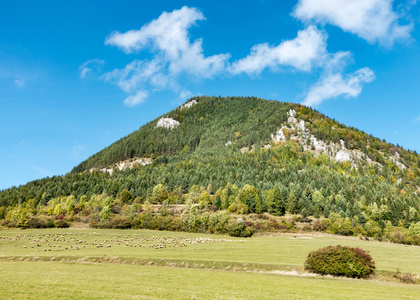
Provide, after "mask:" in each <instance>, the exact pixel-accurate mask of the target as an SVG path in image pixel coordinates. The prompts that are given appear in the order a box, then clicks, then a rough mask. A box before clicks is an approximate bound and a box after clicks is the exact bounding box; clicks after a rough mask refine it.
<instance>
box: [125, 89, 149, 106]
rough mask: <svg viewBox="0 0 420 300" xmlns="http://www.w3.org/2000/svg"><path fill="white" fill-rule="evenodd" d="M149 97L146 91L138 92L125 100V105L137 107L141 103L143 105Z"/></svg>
mask: <svg viewBox="0 0 420 300" xmlns="http://www.w3.org/2000/svg"><path fill="white" fill-rule="evenodd" d="M148 96H149V95H148V93H147V92H146V91H142V90H140V91H137V92H136V94H134V95H131V96H128V97H127V98H125V100H124V104H125V105H127V106H136V105H139V104H140V103H143V102H144V101H145V100H146V98H147V97H148Z"/></svg>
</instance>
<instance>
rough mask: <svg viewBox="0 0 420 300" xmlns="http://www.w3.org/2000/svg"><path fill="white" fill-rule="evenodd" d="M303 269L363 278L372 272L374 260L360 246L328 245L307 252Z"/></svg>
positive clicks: (324, 273)
mask: <svg viewBox="0 0 420 300" xmlns="http://www.w3.org/2000/svg"><path fill="white" fill-rule="evenodd" d="M305 270H308V271H310V272H314V273H318V274H322V275H333V276H346V277H353V278H356V277H357V278H364V277H368V276H369V275H370V274H372V273H373V272H374V270H375V262H374V261H373V259H372V257H371V256H370V255H369V254H368V253H367V252H366V251H364V250H362V249H360V248H351V247H345V246H340V245H338V246H328V247H326V248H321V249H318V250H316V251H312V252H311V253H309V255H308V258H307V259H306V261H305Z"/></svg>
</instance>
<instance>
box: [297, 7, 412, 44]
mask: <svg viewBox="0 0 420 300" xmlns="http://www.w3.org/2000/svg"><path fill="white" fill-rule="evenodd" d="M392 2H393V0H334V1H332V0H299V3H298V4H297V5H296V7H295V9H294V11H293V13H292V15H293V16H294V17H296V18H298V19H300V20H302V21H306V22H308V21H315V22H317V23H321V24H325V23H329V24H332V25H334V26H338V27H340V28H341V29H342V30H344V31H347V32H351V33H353V34H356V35H358V36H359V37H361V38H363V39H365V40H367V41H368V42H369V43H376V42H378V43H380V44H382V45H385V46H392V45H393V43H394V42H395V41H397V40H406V39H408V38H410V32H411V30H412V29H413V25H412V24H408V25H400V24H399V15H398V14H397V13H396V12H394V11H393V9H392Z"/></svg>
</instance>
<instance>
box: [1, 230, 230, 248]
mask: <svg viewBox="0 0 420 300" xmlns="http://www.w3.org/2000/svg"><path fill="white" fill-rule="evenodd" d="M87 236H90V237H88V238H87ZM0 240H9V241H13V240H14V241H15V243H14V246H18V243H17V241H20V242H19V244H20V245H21V244H22V242H24V241H26V243H24V245H23V248H27V247H30V248H31V249H33V248H36V249H43V251H54V250H72V249H73V250H80V249H82V248H92V247H96V248H102V247H105V248H111V247H118V246H120V247H121V246H122V247H138V248H141V247H149V248H154V249H166V248H178V247H188V246H190V245H196V244H203V243H215V242H237V241H238V240H229V239H212V238H207V237H196V238H194V237H184V236H179V237H175V236H163V237H159V236H149V237H148V236H145V235H144V234H141V235H137V234H132V235H119V234H114V235H112V236H111V237H108V238H102V239H101V234H99V233H96V232H93V233H92V232H84V233H82V232H80V233H72V232H63V233H45V234H42V233H32V234H30V233H28V234H17V235H16V236H15V237H14V238H12V237H8V236H0ZM27 245H28V246H27ZM36 251H38V250H36Z"/></svg>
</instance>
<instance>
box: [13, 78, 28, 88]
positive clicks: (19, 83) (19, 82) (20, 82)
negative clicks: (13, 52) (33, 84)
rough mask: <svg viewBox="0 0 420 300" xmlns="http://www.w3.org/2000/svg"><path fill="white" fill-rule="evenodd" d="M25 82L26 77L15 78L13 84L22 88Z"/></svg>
mask: <svg viewBox="0 0 420 300" xmlns="http://www.w3.org/2000/svg"><path fill="white" fill-rule="evenodd" d="M25 83H26V78H17V79H15V85H16V86H17V87H19V88H23V87H24V86H25Z"/></svg>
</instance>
